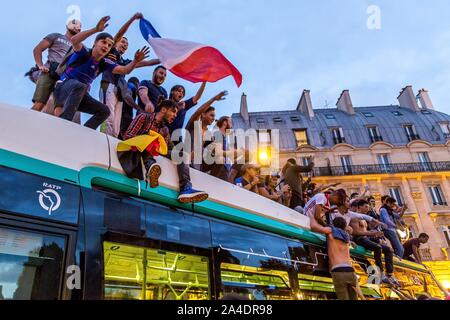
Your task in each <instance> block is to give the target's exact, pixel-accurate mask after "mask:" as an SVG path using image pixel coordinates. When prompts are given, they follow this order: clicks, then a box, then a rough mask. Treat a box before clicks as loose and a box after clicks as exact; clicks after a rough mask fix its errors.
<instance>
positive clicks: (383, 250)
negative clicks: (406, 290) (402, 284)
mask: <svg viewBox="0 0 450 320" xmlns="http://www.w3.org/2000/svg"><path fill="white" fill-rule="evenodd" d="M350 226H351V227H352V229H353V240H354V241H355V243H356V244H358V245H360V246H361V247H363V248H364V249H367V250H369V251H372V252H373V255H374V258H375V264H376V265H377V267H378V268H379V271H380V274H381V281H382V282H383V283H387V284H391V285H394V286H398V285H399V283H398V281H397V279H395V277H394V275H393V273H394V259H393V257H394V255H393V252H392V249H391V248H390V247H388V246H387V245H384V244H381V243H380V241H378V240H375V241H373V240H371V239H373V238H382V237H383V236H384V234H383V232H382V231H378V230H371V231H368V230H367V229H368V227H367V221H365V220H362V219H352V220H351V222H350ZM382 254H384V262H385V265H386V273H384V267H383V261H382Z"/></svg>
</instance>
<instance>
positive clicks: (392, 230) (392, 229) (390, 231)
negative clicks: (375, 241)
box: [380, 197, 406, 258]
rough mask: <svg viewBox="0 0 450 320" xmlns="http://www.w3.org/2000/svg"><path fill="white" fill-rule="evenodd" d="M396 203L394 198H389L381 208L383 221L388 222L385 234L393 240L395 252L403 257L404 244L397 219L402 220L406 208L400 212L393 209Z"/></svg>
mask: <svg viewBox="0 0 450 320" xmlns="http://www.w3.org/2000/svg"><path fill="white" fill-rule="evenodd" d="M395 203H396V200H395V199H394V198H391V197H389V198H387V199H386V201H385V205H383V206H382V207H381V209H380V216H381V221H382V222H384V223H385V224H386V227H385V228H384V229H383V231H384V235H385V237H386V238H387V239H389V241H390V242H391V245H392V247H393V248H394V251H395V254H396V255H397V256H398V257H399V258H402V257H403V252H404V249H403V245H402V243H401V241H400V239H399V237H398V235H397V224H396V221H398V220H400V219H401V218H402V216H403V214H404V213H405V210H406V209H405V210H404V211H403V212H401V213H400V214H398V213H396V212H394V211H393V207H394V205H395Z"/></svg>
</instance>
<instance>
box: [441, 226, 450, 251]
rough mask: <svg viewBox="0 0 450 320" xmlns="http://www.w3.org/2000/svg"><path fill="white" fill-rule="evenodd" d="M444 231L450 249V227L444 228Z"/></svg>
mask: <svg viewBox="0 0 450 320" xmlns="http://www.w3.org/2000/svg"><path fill="white" fill-rule="evenodd" d="M442 231H443V232H444V237H445V240H447V245H448V247H449V248H450V226H443V227H442Z"/></svg>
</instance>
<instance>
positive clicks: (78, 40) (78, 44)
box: [71, 16, 111, 52]
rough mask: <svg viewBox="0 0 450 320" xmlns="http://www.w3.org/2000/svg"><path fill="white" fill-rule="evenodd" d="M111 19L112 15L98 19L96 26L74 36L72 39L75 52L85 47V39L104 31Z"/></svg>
mask: <svg viewBox="0 0 450 320" xmlns="http://www.w3.org/2000/svg"><path fill="white" fill-rule="evenodd" d="M110 19H111V17H109V16H106V17H103V18H101V19H100V20H99V21H98V23H97V26H95V28H92V29H89V30H86V31H82V32H80V33H78V34H77V35H75V36H73V37H72V39H71V42H72V46H73V50H74V51H75V52H78V51H80V50H81V49H82V48H83V41H84V40H86V39H87V38H89V37H90V36H92V35H94V34H96V33H98V32H103V31H104V30H105V29H106V28H107V27H108V21H109V20H110Z"/></svg>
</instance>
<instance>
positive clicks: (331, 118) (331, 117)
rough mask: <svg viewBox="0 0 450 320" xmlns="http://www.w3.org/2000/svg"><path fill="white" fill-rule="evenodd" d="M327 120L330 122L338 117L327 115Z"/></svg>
mask: <svg viewBox="0 0 450 320" xmlns="http://www.w3.org/2000/svg"><path fill="white" fill-rule="evenodd" d="M325 118H327V119H329V120H333V119H336V117H335V115H334V114H326V115H325Z"/></svg>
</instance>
